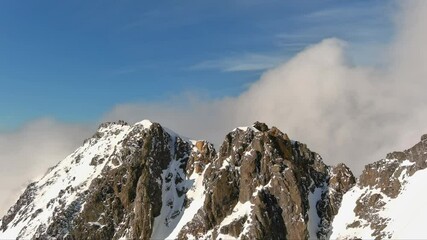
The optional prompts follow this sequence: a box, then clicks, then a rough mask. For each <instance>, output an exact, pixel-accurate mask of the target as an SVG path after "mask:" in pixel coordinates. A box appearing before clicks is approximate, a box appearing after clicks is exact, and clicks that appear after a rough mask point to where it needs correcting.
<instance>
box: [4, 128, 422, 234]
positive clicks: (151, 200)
mask: <svg viewBox="0 0 427 240" xmlns="http://www.w3.org/2000/svg"><path fill="white" fill-rule="evenodd" d="M105 129H109V130H108V131H107V130H105ZM120 134H124V137H123V138H119V141H118V142H117V143H114V141H113V140H114V138H115V137H117V136H119V135H120ZM111 139H113V140H111ZM100 141H104V142H105V143H104V145H99V146H98V145H97V144H99V142H100ZM112 143H114V144H115V145H114V144H112ZM101 146H102V147H103V148H105V149H107V150H108V151H109V153H108V154H103V153H97V154H95V155H93V156H92V155H90V154H89V155H90V157H88V156H85V155H84V154H85V151H89V152H90V151H93V150H90V149H99V148H101ZM87 149H89V150H87ZM408 154H409V153H408ZM412 154H415V153H412ZM67 161H70V163H71V165H73V164H74V165H78V164H83V163H85V164H87V165H88V167H90V168H91V169H92V168H93V169H94V170H93V171H98V170H97V167H99V166H102V168H100V169H102V171H99V173H97V175H96V177H95V178H93V179H92V180H90V181H89V180H88V181H89V182H87V184H88V186H89V187H84V186H86V185H85V184H86V182H83V183H82V184H80V185H78V186H74V185H73V186H72V184H71V182H72V181H74V180H75V177H74V179H71V180H70V185H68V186H67V187H64V188H62V189H61V190H60V191H59V193H58V194H57V197H56V198H53V199H52V200H50V201H49V202H47V203H46V209H48V210H49V211H51V213H52V214H51V216H50V217H49V218H48V219H49V220H48V221H46V222H41V223H40V224H39V225H37V228H36V230H35V231H33V232H32V231H30V232H28V231H29V230H28V231H26V230H25V229H24V230H22V229H21V230H20V235H19V236H23V237H28V236H31V238H35V239H48V238H56V239H119V238H127V239H150V238H152V237H153V236H154V235H153V234H158V232H159V229H156V228H161V231H168V232H167V234H166V233H165V232H163V233H162V234H163V235H161V236H168V234H169V233H172V231H177V232H176V235H174V236H177V237H178V238H179V239H188V238H191V237H196V238H202V239H226V238H239V239H307V238H309V237H310V238H320V239H326V238H327V237H328V236H329V234H330V231H331V223H332V220H333V218H334V216H335V215H336V214H337V212H338V209H339V207H340V204H341V200H342V195H343V194H344V193H345V192H346V191H348V190H349V189H350V188H351V187H352V186H353V185H354V184H355V178H354V176H353V175H352V173H351V171H350V170H349V169H348V168H347V167H346V166H345V165H344V164H340V165H338V166H336V167H329V166H327V165H325V164H324V163H323V162H322V159H321V157H320V156H319V155H318V154H317V153H315V152H312V151H310V150H309V149H308V148H307V146H306V145H305V144H302V143H299V142H296V141H291V140H290V139H289V138H288V136H287V135H286V134H284V133H282V132H281V131H280V130H278V129H277V128H275V127H272V128H269V127H268V126H267V125H266V124H264V123H259V122H256V123H255V124H254V125H253V126H252V127H248V128H241V129H240V128H238V129H236V130H234V131H232V132H230V133H229V134H228V135H227V136H226V138H225V140H224V142H223V144H222V146H221V147H220V150H219V152H218V153H217V152H216V151H215V148H214V147H213V145H212V144H210V143H208V142H206V141H189V140H185V139H183V138H181V137H180V136H177V135H175V134H174V133H171V132H169V131H166V130H165V129H163V128H162V127H161V126H160V125H159V124H157V123H152V124H151V123H150V125H148V126H147V125H144V124H142V125H138V124H137V125H134V126H129V125H127V124H126V123H124V122H119V123H105V124H103V125H101V126H100V130H98V132H97V133H96V134H95V135H94V136H93V137H92V138H90V139H87V140H86V141H85V145H84V147H83V148H82V149H81V150H80V151H77V152H76V153H75V154H73V155H71V158H70V159H69V160H67ZM62 165H64V164H62ZM62 165H61V164H59V165H58V166H56V167H54V168H53V169H52V170H51V173H50V174H51V175H52V176H54V177H55V178H52V180H50V179H48V180H46V181H47V182H46V183H44V184H43V185H41V186H39V185H40V184H38V185H37V184H32V185H30V186H28V188H27V190H26V191H25V192H24V194H23V195H22V196H21V198H20V199H19V200H18V202H17V204H16V205H15V206H14V207H12V208H11V209H10V210H9V212H8V214H7V215H6V216H5V217H3V219H2V221H1V227H0V237H1V236H2V235H1V234H2V231H6V230H7V229H8V228H11V227H13V226H12V225H13V224H15V225H16V224H18V223H19V221H20V220H19V219H20V218H24V217H25V218H28V217H29V216H34V218H36V217H37V215H39V214H44V212H43V211H46V210H44V209H42V208H40V209H33V208H31V207H28V206H30V205H31V204H30V202H32V201H34V199H35V198H36V197H39V196H40V194H41V193H40V192H41V191H42V190H41V189H42V188H48V187H49V186H50V184H55V180H54V179H56V178H57V177H58V176H61V173H62V174H64V173H63V172H65V173H67V174H68V173H70V174H71V173H72V172H73V166H68V165H66V166H65V167H64V166H62ZM70 176H72V175H70ZM76 176H78V175H76ZM195 177H196V178H195ZM70 178H72V177H70ZM197 178H200V179H201V181H202V185H201V186H198V185H196V183H195V181H196V180H197ZM195 179H196V180H195ZM366 184H369V181H367V183H366ZM36 186H38V187H39V188H40V189H38V188H37V187H36ZM196 187H203V188H204V192H203V198H202V199H194V196H193V197H190V196H189V195H188V193H189V191H193V192H194V191H195V190H194V188H196ZM43 191H44V190H43ZM43 194H44V193H43ZM66 196H73V198H72V200H69V199H67V198H66ZM193 201H201V206H199V205H197V206H198V207H197V209H190V208H194V206H195V205H194V204H193V205H192V202H193ZM31 206H32V205H31ZM52 208H54V209H52ZM188 211H191V212H193V211H194V212H195V214H194V216H193V215H189V216H190V218H189V219H184V217H183V216H187V215H185V213H186V212H188ZM27 213H28V214H27ZM30 213H31V214H30ZM187 217H188V216H187ZM12 223H13V224H12ZM180 223H182V224H181V225H180ZM177 226H179V228H178V227H177ZM175 228H177V229H175ZM156 230H157V232H156ZM156 236H159V235H156Z"/></svg>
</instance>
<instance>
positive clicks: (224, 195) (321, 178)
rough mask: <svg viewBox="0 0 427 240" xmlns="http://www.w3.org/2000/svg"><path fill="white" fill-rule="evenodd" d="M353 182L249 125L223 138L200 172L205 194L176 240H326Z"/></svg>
mask: <svg viewBox="0 0 427 240" xmlns="http://www.w3.org/2000/svg"><path fill="white" fill-rule="evenodd" d="M354 182H355V179H354V177H353V175H352V174H351V172H350V170H349V169H348V168H347V167H345V165H340V166H338V167H336V168H331V167H328V166H326V165H325V164H324V163H323V162H322V160H321V157H320V156H319V155H318V154H316V153H314V152H311V151H310V150H309V149H308V148H307V146H306V145H304V144H302V143H299V142H295V141H291V140H290V139H289V138H288V136H287V135H286V134H284V133H282V132H281V131H280V130H278V129H277V128H275V127H273V128H271V129H269V128H268V127H267V125H265V124H262V123H255V124H254V126H253V127H248V128H237V129H235V130H234V131H232V132H231V133H229V134H228V135H227V136H226V139H225V141H224V143H223V144H222V146H221V148H220V150H219V155H218V157H217V158H215V160H214V161H213V162H212V164H211V165H210V166H209V167H208V168H207V170H206V172H205V179H204V185H205V186H206V192H207V193H206V195H205V197H204V201H203V206H202V207H201V208H200V209H199V210H198V212H197V215H196V217H195V218H193V220H192V221H190V222H189V223H188V224H187V225H186V226H184V228H183V230H182V231H181V232H180V234H179V237H180V238H181V239H187V238H193V237H196V238H202V239H205V238H213V239H221V238H222V239H229V238H240V239H306V238H309V237H310V238H327V236H328V232H329V230H330V223H331V221H332V219H333V217H334V215H335V214H336V212H337V209H338V208H339V204H340V199H341V197H342V194H343V193H345V191H347V190H348V189H349V188H350V187H352V185H353V184H354Z"/></svg>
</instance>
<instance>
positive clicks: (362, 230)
mask: <svg viewBox="0 0 427 240" xmlns="http://www.w3.org/2000/svg"><path fill="white" fill-rule="evenodd" d="M426 161H427V139H426V138H425V137H423V138H422V140H421V142H420V143H418V144H416V145H415V146H414V147H412V148H410V149H408V150H406V151H404V152H393V153H391V154H388V155H387V158H385V159H383V160H381V161H378V162H376V163H373V164H369V165H367V166H366V167H365V170H364V171H363V173H362V175H361V177H360V179H359V180H358V182H357V184H356V186H354V187H353V188H352V189H350V190H349V191H348V192H347V193H346V194H345V195H344V197H343V201H342V205H341V208H340V209H339V212H338V214H337V216H336V217H335V219H334V222H333V233H332V235H331V238H332V239H353V238H355V237H357V238H362V239H372V238H376V239H384V238H391V239H426V238H427V231H426V230H425V216H426V214H427V205H426V201H425V200H426V197H427V195H426V193H425V192H426V187H427V169H426V165H427V163H426Z"/></svg>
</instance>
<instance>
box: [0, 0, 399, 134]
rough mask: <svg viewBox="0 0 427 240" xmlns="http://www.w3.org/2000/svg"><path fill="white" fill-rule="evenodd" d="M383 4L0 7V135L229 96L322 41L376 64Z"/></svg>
mask: <svg viewBox="0 0 427 240" xmlns="http://www.w3.org/2000/svg"><path fill="white" fill-rule="evenodd" d="M394 8H395V6H394V2H391V1H385V0H382V1H376V0H373V1H276V0H263V1H261V0H247V1H244V0H230V1H218V0H217V1H108V0H103V1H77V0H76V1H53V0H52V1H45V0H40V1H15V0H10V1H9V0H2V1H0V84H1V85H0V86H1V87H0V89H1V94H0V109H1V111H0V131H10V130H12V129H15V128H17V127H19V126H20V125H22V124H24V123H25V122H28V121H31V120H33V119H37V118H41V117H52V118H55V119H59V120H61V121H65V122H95V121H98V120H99V119H100V118H101V117H102V115H103V114H105V113H106V112H108V111H110V110H111V109H112V108H113V107H114V106H115V105H117V104H123V103H135V102H148V103H149V102H161V101H165V100H167V99H169V98H171V97H173V96H176V95H179V94H183V93H194V94H197V95H199V96H203V97H204V98H208V99H211V98H222V97H226V96H236V95H238V94H239V93H241V92H242V91H244V90H245V89H246V88H247V86H248V85H249V84H250V83H252V82H254V81H256V80H257V79H258V78H259V76H260V75H261V74H262V72H263V71H265V70H266V69H268V68H271V67H274V66H276V65H278V64H279V63H281V62H284V61H286V59H288V58H290V57H291V56H293V55H294V54H296V53H297V52H299V51H300V50H302V49H304V48H305V47H306V46H307V45H310V44H313V43H317V42H319V41H320V40H321V39H324V38H327V37H337V38H340V39H343V40H345V41H347V42H348V43H349V45H350V47H349V48H350V51H349V52H350V54H351V55H352V56H351V57H352V58H353V60H354V61H355V62H356V63H358V64H375V63H376V62H375V59H376V52H377V50H378V49H379V48H380V46H383V45H384V43H387V42H389V41H390V39H391V38H392V37H393V32H392V24H393V19H391V15H392V14H391V13H392V12H393V11H394Z"/></svg>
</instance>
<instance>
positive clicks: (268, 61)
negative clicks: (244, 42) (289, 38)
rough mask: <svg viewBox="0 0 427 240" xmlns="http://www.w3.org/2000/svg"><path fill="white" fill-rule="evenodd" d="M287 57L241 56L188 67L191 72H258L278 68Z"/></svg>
mask: <svg viewBox="0 0 427 240" xmlns="http://www.w3.org/2000/svg"><path fill="white" fill-rule="evenodd" d="M286 59H288V57H287V56H276V55H274V56H273V55H266V54H265V55H264V54H252V53H251V54H243V55H241V56H234V57H226V58H222V59H216V60H207V61H203V62H200V63H197V64H195V65H193V66H191V67H190V69H191V70H209V69H216V70H220V71H223V72H242V71H260V70H266V69H270V68H273V67H276V66H278V65H279V64H280V63H283V62H284V61H286Z"/></svg>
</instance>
